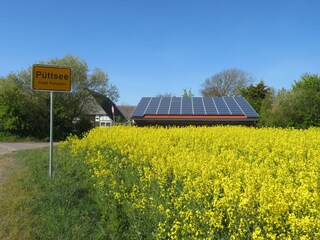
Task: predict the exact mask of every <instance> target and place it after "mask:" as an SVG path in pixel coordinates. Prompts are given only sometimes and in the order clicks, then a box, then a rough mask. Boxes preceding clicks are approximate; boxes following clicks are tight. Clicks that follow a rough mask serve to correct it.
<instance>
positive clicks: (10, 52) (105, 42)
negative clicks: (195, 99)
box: [0, 0, 320, 105]
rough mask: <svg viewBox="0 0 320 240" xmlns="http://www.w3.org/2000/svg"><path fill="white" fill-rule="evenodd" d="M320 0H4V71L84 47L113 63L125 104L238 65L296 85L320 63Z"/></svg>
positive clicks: (90, 59) (0, 61)
mask: <svg viewBox="0 0 320 240" xmlns="http://www.w3.org/2000/svg"><path fill="white" fill-rule="evenodd" d="M319 9H320V1H317V0H291V1H289V0H283V1H282V0H278V1H274V0H268V1H267V0H265V1H263V0H233V1H231V0H221V1H220V0H90V1H85V0H82V1H79V0H77V1H76V0H55V1H53V0H50V1H49V0H28V1H26V0H10V1H5V0H2V1H1V2H0V32H1V35H0V76H6V75H7V74H8V73H10V72H18V71H20V70H22V69H26V68H28V67H29V66H31V65H32V64H34V63H38V62H39V61H48V60H50V59H52V58H56V57H58V58H61V57H63V56H65V55H66V54H72V55H75V56H79V57H80V58H81V59H83V60H85V61H86V62H87V63H88V65H89V67H90V68H91V69H93V68H95V67H99V68H101V69H102V70H103V71H105V72H107V73H108V75H109V78H110V82H111V83H112V84H114V85H116V86H117V87H118V89H119V93H120V99H119V101H118V104H130V105H136V104H137V103H138V102H139V100H140V98H141V97H143V96H154V95H156V94H158V93H165V92H170V93H173V94H175V95H176V96H180V95H181V94H182V92H183V89H191V90H192V92H193V93H194V94H195V95H200V93H199V90H200V88H201V84H202V83H203V82H204V81H205V80H206V79H207V78H209V77H210V76H212V75H214V74H216V73H218V72H220V71H222V70H225V69H228V68H239V69H241V70H244V71H247V72H249V73H251V74H253V75H254V77H255V78H256V80H257V82H258V81H260V80H261V79H263V80H264V82H265V83H266V84H267V85H268V86H271V87H274V88H275V89H280V88H282V87H285V88H290V87H291V85H292V84H293V83H294V81H295V80H298V79H299V78H300V76H301V75H302V74H303V73H305V72H309V73H319V69H320V17H319Z"/></svg>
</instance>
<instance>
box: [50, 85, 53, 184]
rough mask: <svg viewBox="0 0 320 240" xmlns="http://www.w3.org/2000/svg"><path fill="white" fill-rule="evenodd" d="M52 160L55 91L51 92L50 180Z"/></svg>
mask: <svg viewBox="0 0 320 240" xmlns="http://www.w3.org/2000/svg"><path fill="white" fill-rule="evenodd" d="M52 160H53V91H50V162H49V177H50V178H52Z"/></svg>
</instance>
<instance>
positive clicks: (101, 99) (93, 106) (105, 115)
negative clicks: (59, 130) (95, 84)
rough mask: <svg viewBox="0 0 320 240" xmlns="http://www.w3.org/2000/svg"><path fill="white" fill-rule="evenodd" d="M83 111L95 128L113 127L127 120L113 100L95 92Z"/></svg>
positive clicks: (91, 94)
mask: <svg viewBox="0 0 320 240" xmlns="http://www.w3.org/2000/svg"><path fill="white" fill-rule="evenodd" d="M83 111H84V113H85V115H87V116H89V117H90V118H91V122H92V125H93V126H111V125H113V124H114V123H115V122H125V121H126V120H127V119H126V117H125V116H124V115H123V113H122V112H121V111H120V110H119V108H118V107H117V106H116V104H114V102H113V101H112V100H111V99H109V98H108V97H106V96H104V95H101V94H99V93H97V92H94V91H90V97H89V100H88V101H87V102H86V104H85V106H84V110H83Z"/></svg>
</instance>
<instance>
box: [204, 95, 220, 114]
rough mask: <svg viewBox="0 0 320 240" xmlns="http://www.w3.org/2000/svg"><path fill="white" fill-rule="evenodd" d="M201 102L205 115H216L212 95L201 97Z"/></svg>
mask: <svg viewBox="0 0 320 240" xmlns="http://www.w3.org/2000/svg"><path fill="white" fill-rule="evenodd" d="M202 99H203V103H204V107H205V111H206V113H207V115H218V111H217V107H216V105H215V103H214V101H213V98H212V97H203V98H202Z"/></svg>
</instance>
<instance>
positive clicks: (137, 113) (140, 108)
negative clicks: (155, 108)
mask: <svg viewBox="0 0 320 240" xmlns="http://www.w3.org/2000/svg"><path fill="white" fill-rule="evenodd" d="M150 100H151V98H150V97H143V98H141V100H140V102H139V104H138V105H137V107H136V108H135V110H134V111H133V113H132V117H143V116H144V112H145V110H146V108H147V107H148V104H149V102H150Z"/></svg>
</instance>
